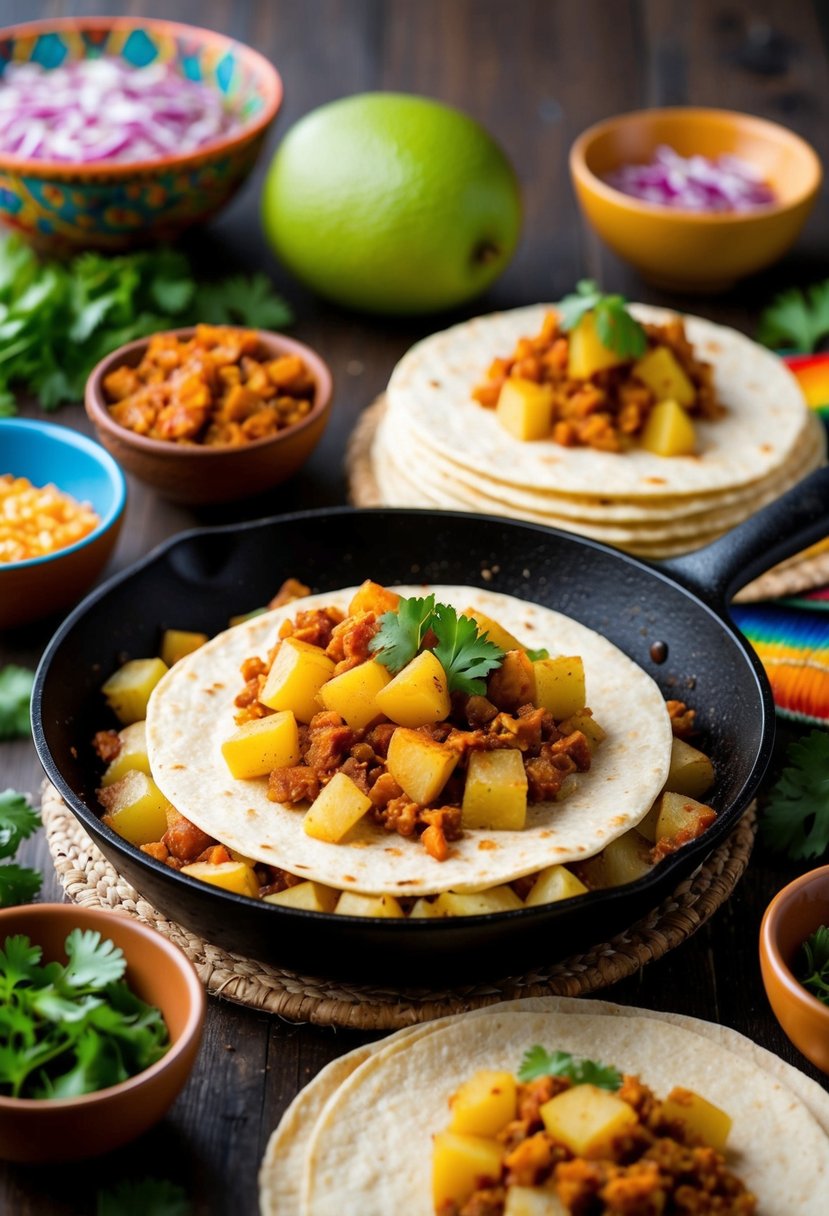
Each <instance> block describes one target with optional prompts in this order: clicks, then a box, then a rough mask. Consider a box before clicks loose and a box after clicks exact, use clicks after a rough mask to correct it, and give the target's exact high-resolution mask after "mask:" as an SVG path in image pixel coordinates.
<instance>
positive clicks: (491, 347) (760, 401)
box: [370, 305, 826, 558]
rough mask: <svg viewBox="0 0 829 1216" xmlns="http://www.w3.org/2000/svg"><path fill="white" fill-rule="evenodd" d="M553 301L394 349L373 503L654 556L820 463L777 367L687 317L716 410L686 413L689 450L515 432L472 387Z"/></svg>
mask: <svg viewBox="0 0 829 1216" xmlns="http://www.w3.org/2000/svg"><path fill="white" fill-rule="evenodd" d="M550 307H551V306H550V305H535V306H533V307H531V308H519V309H515V310H513V311H511V312H503V313H495V314H492V315H490V316H484V317H478V318H475V319H474V320H472V321H467V322H464V323H463V324H460V325H456V326H453V327H452V328H451V329H448V330H445V331H443V332H441V333H437V334H433V335H432V336H431V337H429V338H426V339H424V340H423V341H422V342H419V343H418V344H417V345H416V346H414V347H412V349H411V350H410V351H409V352H408V353H407V354H406V355H405V356H404V357H403V359H402V360H401V361H400V363H399V364H398V365H397V367H396V368H395V370H394V372H393V374H392V377H391V380H390V381H389V386H388V389H387V393H386V408H385V411H384V412H383V415H382V418H381V420H380V422H379V425H378V427H377V429H376V432H375V435H374V438H373V443H372V448H371V454H370V464H371V471H372V473H373V477H374V480H375V482H376V485H377V489H378V495H379V500H380V502H382V503H383V504H384V505H388V506H426V507H443V508H448V509H455V510H474V511H482V512H486V513H489V514H493V515H505V516H509V517H512V518H515V519H527V520H531V521H533V522H536V523H542V524H547V525H549V526H551V527H556V528H563V529H565V530H567V531H570V532H577V533H580V534H581V535H583V536H588V537H592V538H594V539H596V540H600V541H604V542H605V543H607V544H610V545H615V546H617V547H618V548H621V549H625V550H627V551H628V552H629V553H635V554H638V555H640V556H643V557H650V558H659V557H668V556H671V555H674V554H679V553H684V552H687V551H689V550H691V549H696V548H699V547H700V546H702V545H704V544H707V543H708V542H709V541H712V540H714V539H715V538H716V537H717V536H719V535H720V534H721V533H723V532H725V531H727V530H728V529H729V528H732V527H734V526H735V525H736V524H738V523H740V522H741V521H742V520H743V519H746V518H747V517H748V516H750V515H752V514H753V513H754V512H755V511H757V510H758V509H759V508H760V507H761V506H764V505H765V504H766V503H768V502H770V501H771V500H772V499H774V498H776V497H777V496H778V495H780V494H782V493H784V492H785V491H786V490H788V489H789V488H790V487H791V486H792V485H794V484H795V482H797V481H799V480H800V479H801V478H803V477H805V476H806V474H807V473H810V472H811V471H812V470H813V469H815V468H817V466H818V465H820V464H822V463H823V461H824V459H825V455H826V452H825V438H824V431H823V428H822V426H821V424H820V422H819V421H818V419H817V418H816V417H815V416H814V414H813V412H811V411H810V410H809V408H808V407H807V405H806V402H805V400H804V398H803V394H802V392H801V390H800V387H799V385H798V383H797V381H796V380H795V378H794V376H793V375H792V374H791V372H790V371H789V370H788V368H787V367H786V366H785V365H784V364H783V362H782V361H781V360H780V359H779V358H778V357H777V356H776V355H774V354H772V353H771V352H770V351H768V350H765V349H763V348H762V347H760V346H758V345H757V344H756V343H754V342H752V341H750V339H748V338H746V337H744V336H743V335H742V334H739V333H737V332H736V331H735V330H732V329H726V328H724V327H723V326H720V325H714V324H712V323H711V322H710V321H704V320H702V319H700V318H698V317H685V318H684V320H685V329H686V333H687V335H688V338H689V340H690V342H691V343H692V345H693V347H694V350H695V354H696V355H697V357H698V358H701V359H703V360H705V361H706V362H709V363H711V364H712V365H713V367H714V374H715V384H716V391H717V395H718V398H719V400H720V401H721V402H722V403H723V405H724V406H725V410H726V412H725V414H724V416H723V417H722V418H721V419H718V420H716V421H696V420H695V424H694V425H695V429H696V434H697V452H696V453H695V454H694V455H693V456H672V457H662V456H656V455H654V454H652V453H651V452H647V451H645V450H644V449H643V448H634V449H632V450H630V451H627V452H624V453H614V452H602V451H598V450H596V449H594V448H587V447H562V446H560V445H559V444H556V443H553V442H552V441H551V440H536V441H534V442H526V443H525V442H521V441H520V440H518V439H515V438H513V436H512V435H510V434H509V433H508V432H507V431H506V430H505V429H504V428H503V427H502V426H501V424H500V422H499V421H498V419H497V417H496V415H495V411H494V410H491V409H485V408H483V407H482V406H481V405H479V404H478V403H477V402H476V401H474V400H473V398H472V390H473V388H474V387H475V386H476V385H477V384H479V383H480V382H481V381H482V380H483V379H484V378H485V376H486V372H487V369H488V367H489V365H490V363H491V362H492V360H493V359H494V358H496V357H497V356H504V357H507V356H509V355H510V354H511V352H512V351H513V349H514V347H515V344H516V342H517V341H518V339H519V338H521V337H527V336H532V335H535V334H537V333H538V331H539V330H540V328H541V325H542V321H543V319H544V315H545V313H546V312H547V311H548V309H549V308H550ZM631 312H633V313H634V314H635V315H636V317H638V318H639V320H641V321H646V322H650V323H656V324H659V323H664V322H666V321H667V320H669V319H670V318H671V316H672V314H671V313H669V312H667V311H665V310H664V309H658V308H651V307H646V306H645V305H633V306H632V307H631Z"/></svg>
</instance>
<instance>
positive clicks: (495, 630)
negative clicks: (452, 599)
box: [462, 608, 526, 651]
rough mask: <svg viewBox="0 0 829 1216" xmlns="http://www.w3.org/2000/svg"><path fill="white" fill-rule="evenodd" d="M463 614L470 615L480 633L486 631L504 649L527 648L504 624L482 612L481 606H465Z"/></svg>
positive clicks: (490, 638) (491, 639)
mask: <svg viewBox="0 0 829 1216" xmlns="http://www.w3.org/2000/svg"><path fill="white" fill-rule="evenodd" d="M462 615H463V616H468V617H470V618H471V619H472V620H473V621H474V622H475V624H476V625H477V626H478V633H479V634H484V633H485V634H486V636H487V637H488V638H489V640H490V642H494V643H495V645H496V646H500V647H501V649H502V650H503V651H507V650H524V649H526V648H525V647H524V646H522V644H521V643H520V642H519V641H518V638H516V637H514V636H513V635H512V634H511V633H510V632H509V630H508V629H505V628H504V626H503V625H499V623H498V622H497V621H495V620H493V619H492V617H491V616H487V614H486V613H485V612H481V610H480V609H479V608H465V609H464V611H463V613H462Z"/></svg>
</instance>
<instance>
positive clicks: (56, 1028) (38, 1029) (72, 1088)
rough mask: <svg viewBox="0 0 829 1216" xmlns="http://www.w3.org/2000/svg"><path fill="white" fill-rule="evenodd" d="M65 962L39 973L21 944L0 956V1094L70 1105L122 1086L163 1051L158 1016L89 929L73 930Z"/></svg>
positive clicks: (22, 940)
mask: <svg viewBox="0 0 829 1216" xmlns="http://www.w3.org/2000/svg"><path fill="white" fill-rule="evenodd" d="M65 949H66V956H67V960H68V961H67V962H66V963H65V964H61V963H56V962H55V963H47V964H46V965H45V966H41V957H42V950H41V949H40V947H39V946H33V945H32V943H31V941H30V940H29V938H28V937H25V936H23V935H16V936H14V937H7V938H6V941H5V946H4V949H3V950H0V1093H1V1094H3V1095H5V1096H6V1097H12V1098H73V1097H76V1096H77V1095H79V1094H87V1093H92V1092H94V1091H95V1090H99V1089H105V1088H106V1087H107V1086H109V1085H116V1084H117V1083H118V1082H120V1081H126V1080H127V1079H128V1078H129V1077H133V1076H135V1075H136V1073H139V1072H142V1071H143V1070H144V1069H145V1068H149V1066H150V1065H151V1064H154V1063H155V1062H156V1060H160V1059H161V1057H162V1056H163V1055H164V1053H165V1052H166V1051H167V1049H168V1047H169V1044H170V1039H169V1034H168V1032H167V1027H166V1025H165V1023H164V1019H163V1017H162V1015H161V1012H160V1010H158V1009H156V1008H154V1007H153V1006H152V1005H147V1004H146V1003H145V1002H144V1001H142V1000H140V999H139V998H138V997H137V996H136V995H135V994H134V993H133V992H132V990H131V989H130V988H129V987H128V986H127V984H126V983H125V982H124V980H123V979H122V976H123V974H124V971H125V970H126V965H127V964H126V960H125V959H124V955H123V952H122V951H121V950H120V949H119V948H118V947H117V946H116V945H115V944H114V943H113V942H111V941H107V940H102V938H101V935H100V933H97V932H94V931H93V930H91V929H87V930H82V929H73V930H72V932H71V933H70V934H69V936H68V937H67V939H66V945H65Z"/></svg>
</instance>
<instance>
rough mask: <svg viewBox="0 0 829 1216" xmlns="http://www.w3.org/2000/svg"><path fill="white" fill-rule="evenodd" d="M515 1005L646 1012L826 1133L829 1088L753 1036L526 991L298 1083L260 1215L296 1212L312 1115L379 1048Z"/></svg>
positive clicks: (265, 1171)
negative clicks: (783, 1097) (794, 1105)
mask: <svg viewBox="0 0 829 1216" xmlns="http://www.w3.org/2000/svg"><path fill="white" fill-rule="evenodd" d="M513 1010H515V1011H531V1012H542V1013H543V1012H557V1013H565V1014H567V1013H570V1014H580V1013H582V1012H589V1013H590V1014H592V1015H602V1016H606V1017H637V1018H643V1019H648V1021H649V1022H657V1023H659V1022H666V1023H668V1024H669V1025H673V1026H677V1027H679V1028H680V1029H684V1030H688V1031H690V1032H692V1033H694V1034H697V1035H699V1036H701V1037H702V1038H704V1039H708V1040H710V1041H711V1042H712V1043H714V1044H716V1045H718V1046H719V1047H720V1048H722V1049H725V1050H726V1051H728V1052H731V1053H732V1054H734V1055H736V1056H738V1057H740V1058H741V1059H743V1060H744V1061H746V1062H747V1063H749V1064H752V1065H754V1066H755V1067H756V1068H757V1069H758V1070H762V1071H763V1072H765V1073H766V1074H767V1075H768V1076H769V1077H771V1078H772V1079H773V1080H775V1081H777V1082H779V1083H780V1084H781V1085H783V1086H785V1087H786V1088H787V1089H789V1090H790V1091H791V1093H792V1095H793V1099H794V1101H795V1102H799V1103H802V1105H803V1106H805V1107H806V1109H807V1110H808V1111H809V1113H810V1114H811V1115H812V1117H813V1118H814V1119H815V1120H816V1121H817V1122H818V1124H819V1125H820V1126H821V1128H822V1129H823V1131H824V1132H825V1133H826V1135H827V1136H829V1094H827V1093H826V1092H825V1090H823V1089H822V1088H821V1086H820V1085H818V1084H817V1082H815V1081H812V1080H811V1079H810V1078H809V1077H807V1076H805V1075H804V1074H803V1073H802V1072H800V1071H799V1070H798V1069H796V1068H793V1067H792V1065H791V1064H787V1063H786V1062H785V1061H784V1060H781V1059H780V1057H779V1056H776V1055H774V1054H773V1053H772V1052H770V1051H766V1050H765V1048H763V1047H758V1046H757V1044H756V1043H752V1042H751V1040H750V1039H747V1038H745V1037H744V1036H743V1035H741V1034H739V1033H738V1032H737V1031H736V1030H731V1029H730V1027H728V1026H717V1025H714V1024H713V1023H711V1022H704V1021H701V1020H700V1019H698V1018H691V1017H687V1016H686V1015H685V1014H681V1013H657V1012H656V1011H654V1010H650V1009H637V1008H633V1007H628V1006H624V1005H616V1004H613V1003H612V1002H610V1001H593V1000H591V1001H590V1002H589V1004H587V1003H586V1002H585V1001H584V1000H581V999H579V998H574V997H526V998H524V999H523V1000H516V1001H505V1002H502V1003H499V1004H496V1005H490V1006H488V1007H486V1008H484V1009H476V1010H472V1011H470V1012H469V1013H464V1014H459V1015H456V1016H455V1017H450V1018H441V1019H438V1020H436V1021H434V1022H427V1023H426V1024H424V1025H421V1026H410V1027H406V1029H404V1030H399V1031H397V1033H396V1034H392V1035H389V1036H388V1037H387V1038H385V1039H381V1040H379V1041H378V1042H376V1043H370V1044H366V1045H364V1046H362V1047H358V1048H356V1049H355V1050H354V1051H350V1052H348V1053H347V1054H346V1055H344V1056H340V1057H339V1058H338V1059H336V1060H332V1062H331V1063H330V1064H328V1065H327V1066H326V1067H325V1068H323V1069H322V1070H321V1072H319V1073H317V1075H316V1076H315V1077H314V1078H313V1080H311V1081H310V1082H309V1083H308V1084H307V1085H306V1086H305V1088H304V1089H302V1090H300V1092H299V1094H297V1096H296V1098H294V1100H293V1102H292V1103H291V1104H290V1106H289V1107H288V1109H287V1110H286V1111H285V1113H284V1114H283V1116H282V1118H281V1120H280V1121H279V1125H278V1126H277V1128H276V1129H275V1130H274V1132H273V1133H272V1135H271V1137H270V1140H269V1141H268V1145H267V1148H266V1150H265V1155H264V1157H263V1159H262V1166H261V1169H260V1171H259V1203H260V1212H261V1216H300V1202H301V1188H302V1178H303V1173H304V1168H305V1158H306V1154H307V1151H308V1146H309V1144H310V1142H311V1139H312V1137H313V1135H314V1130H315V1125H316V1122H317V1120H318V1118H319V1116H320V1114H321V1113H322V1111H323V1109H324V1108H325V1106H326V1104H327V1103H328V1102H329V1100H330V1099H332V1097H333V1096H334V1095H335V1094H336V1092H337V1091H338V1090H339V1088H340V1086H341V1085H342V1084H343V1083H344V1082H345V1081H346V1080H347V1079H348V1078H349V1077H351V1076H352V1074H353V1073H355V1072H356V1071H357V1069H358V1068H359V1067H360V1066H361V1065H362V1064H364V1063H365V1062H366V1060H368V1059H369V1058H370V1057H371V1056H375V1055H377V1054H378V1053H379V1052H381V1051H387V1050H397V1049H398V1045H401V1046H402V1047H403V1048H404V1049H405V1045H406V1044H409V1043H412V1042H414V1041H416V1039H418V1038H422V1037H423V1036H425V1035H428V1034H434V1033H436V1032H437V1031H439V1030H441V1029H442V1028H443V1027H445V1026H447V1025H451V1024H452V1023H454V1022H456V1021H458V1020H459V1018H464V1019H466V1020H468V1019H470V1018H474V1017H480V1016H482V1015H486V1014H489V1013H492V1012H496V1013H497V1012H506V1011H513ZM652 1029H653V1027H652V1026H651V1025H648V1027H647V1028H646V1029H645V1030H644V1033H645V1034H648V1033H650V1032H651V1030H652Z"/></svg>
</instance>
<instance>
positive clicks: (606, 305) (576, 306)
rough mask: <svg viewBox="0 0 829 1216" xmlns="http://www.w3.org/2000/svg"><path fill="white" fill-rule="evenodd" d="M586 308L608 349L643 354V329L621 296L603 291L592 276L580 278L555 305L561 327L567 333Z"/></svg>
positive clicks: (627, 355) (626, 355)
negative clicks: (574, 287)
mask: <svg viewBox="0 0 829 1216" xmlns="http://www.w3.org/2000/svg"><path fill="white" fill-rule="evenodd" d="M589 312H592V313H594V314H595V318H596V333H597V334H598V336H599V340H600V341H601V342H602V343H603V344H604V345H605V346H607V347H608V348H609V349H610V350H613V351H615V352H616V354H617V355H623V356H624V358H626V359H638V358H639V357H640V356H641V355H644V353H645V351H646V350H647V348H648V340H647V337H646V335H645V330H644V328H643V327H642V325H640V323H639V322H638V321H637V320H636V318H635V317H632V316H631V315H630V313H629V312H628V310H627V300H626V299H625V297H624V296H620V295H603V294H602V292H601V290H600V289H599V286H598V284H597V283H595V282H594V281H593V279H582V280H581V282H579V283H577V284H576V290H575V293H573V294H571V295H569V296H565V297H564V299H563V300H562V301H561V303H560V304H559V305H558V314H559V319H560V322H561V328H562V329H563V330H564V332H565V333H569V332H570V331H571V330H573V329H575V327H576V326H577V325H578V323H579V321H581V319H582V317H584V316H585V315H586V314H587V313H589Z"/></svg>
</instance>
